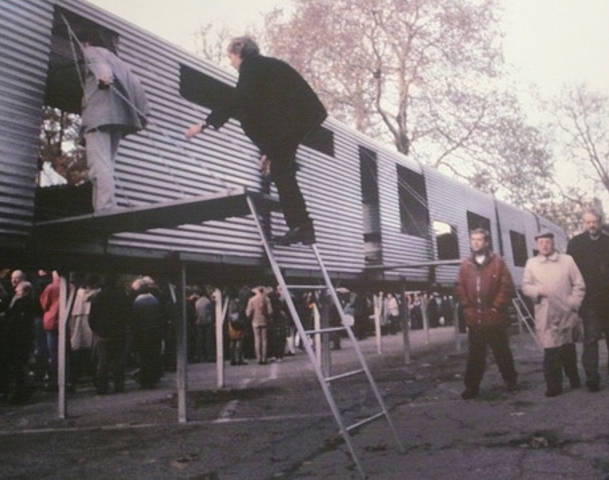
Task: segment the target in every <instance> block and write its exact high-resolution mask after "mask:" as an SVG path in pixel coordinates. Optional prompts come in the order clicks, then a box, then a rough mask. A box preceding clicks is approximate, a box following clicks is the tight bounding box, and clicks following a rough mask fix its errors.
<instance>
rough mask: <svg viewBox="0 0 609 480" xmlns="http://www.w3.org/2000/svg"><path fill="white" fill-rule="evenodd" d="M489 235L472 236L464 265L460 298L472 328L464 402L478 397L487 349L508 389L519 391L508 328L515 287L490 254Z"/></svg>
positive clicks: (477, 232) (502, 265)
mask: <svg viewBox="0 0 609 480" xmlns="http://www.w3.org/2000/svg"><path fill="white" fill-rule="evenodd" d="M489 239H490V233H489V232H488V231H487V230H484V229H482V228H477V229H475V230H472V231H471V233H470V247H471V250H472V255H471V256H470V257H468V258H466V259H465V260H463V262H462V263H461V267H460V268H459V276H458V280H457V295H458V297H459V301H460V302H461V305H462V306H463V313H464V315H465V322H466V323H467V326H468V327H469V329H468V330H469V333H468V339H469V350H468V357H467V367H466V371H465V390H464V391H463V393H462V394H461V397H463V399H464V400H467V399H470V398H475V397H477V396H478V392H479V388H480V382H481V381H482V377H483V375H484V370H485V368H486V347H487V345H488V346H490V347H491V350H492V351H493V355H494V356H495V361H496V362H497V366H498V367H499V371H500V372H501V376H502V377H503V380H504V381H505V383H506V386H507V389H508V390H510V391H513V390H515V389H516V388H517V384H516V380H517V373H516V370H515V369H514V359H513V357H512V352H511V350H510V345H509V339H508V332H507V328H508V326H509V324H510V319H509V316H508V313H507V307H508V305H509V304H510V301H511V298H512V295H513V292H514V285H513V283H512V276H511V275H510V272H509V270H508V268H507V266H506V265H505V262H504V261H503V260H502V259H501V257H499V256H498V255H496V254H494V253H493V252H491V251H490V241H489Z"/></svg>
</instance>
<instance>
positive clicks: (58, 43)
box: [45, 7, 119, 113]
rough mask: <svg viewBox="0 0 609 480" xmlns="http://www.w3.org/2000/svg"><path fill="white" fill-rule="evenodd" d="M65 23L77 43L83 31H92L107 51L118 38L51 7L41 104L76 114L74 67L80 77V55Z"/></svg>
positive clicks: (79, 89) (77, 97)
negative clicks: (53, 11)
mask: <svg viewBox="0 0 609 480" xmlns="http://www.w3.org/2000/svg"><path fill="white" fill-rule="evenodd" d="M64 19H65V21H64ZM66 21H67V23H68V25H69V27H70V29H71V30H72V32H73V33H74V35H76V37H77V38H78V39H79V40H80V39H81V38H82V37H83V32H85V31H87V30H95V31H97V32H99V37H100V40H102V41H103V43H104V46H107V47H108V48H109V49H111V50H115V49H116V46H117V45H118V40H119V36H118V34H117V33H116V32H114V31H112V30H110V29H108V28H105V27H102V26H101V25H98V24H97V23H95V22H92V21H91V20H88V19H86V18H84V17H81V16H80V15H76V14H75V13H72V12H70V11H68V10H64V9H63V8H58V7H56V8H55V13H54V15H53V29H52V39H51V52H50V55H49V68H48V72H47V83H46V91H45V105H47V106H50V107H54V108H59V109H60V110H62V111H64V112H69V113H80V108H81V98H82V87H81V84H80V79H79V74H78V70H77V66H76V65H77V64H78V68H79V69H80V72H81V73H80V75H81V76H82V75H83V71H82V70H83V64H82V52H81V51H80V47H79V45H78V42H77V41H76V40H75V39H73V38H72V37H71V35H69V34H68V26H66ZM72 47H73V48H74V51H73V50H72ZM74 54H76V58H74Z"/></svg>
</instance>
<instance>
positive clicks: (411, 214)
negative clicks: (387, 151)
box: [396, 165, 429, 238]
mask: <svg viewBox="0 0 609 480" xmlns="http://www.w3.org/2000/svg"><path fill="white" fill-rule="evenodd" d="M396 167H397V176H398V199H399V202H400V225H401V231H402V233H407V234H408V235H414V236H417V237H422V238H428V237H429V210H428V207H427V189H426V187H425V177H424V176H423V175H422V174H420V173H417V172H415V171H413V170H410V169H409V168H406V167H404V166H402V165H396Z"/></svg>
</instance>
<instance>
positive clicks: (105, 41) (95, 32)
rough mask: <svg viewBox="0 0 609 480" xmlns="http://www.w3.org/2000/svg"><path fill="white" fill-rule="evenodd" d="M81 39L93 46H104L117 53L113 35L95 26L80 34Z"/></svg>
mask: <svg viewBox="0 0 609 480" xmlns="http://www.w3.org/2000/svg"><path fill="white" fill-rule="evenodd" d="M80 41H81V42H82V43H88V44H89V45H91V46H92V47H102V48H105V49H107V50H110V51H111V52H112V53H114V54H116V53H117V51H116V45H115V41H114V38H112V35H111V34H109V33H106V32H103V31H101V30H99V29H95V28H87V29H86V30H83V31H82V32H81V34H80Z"/></svg>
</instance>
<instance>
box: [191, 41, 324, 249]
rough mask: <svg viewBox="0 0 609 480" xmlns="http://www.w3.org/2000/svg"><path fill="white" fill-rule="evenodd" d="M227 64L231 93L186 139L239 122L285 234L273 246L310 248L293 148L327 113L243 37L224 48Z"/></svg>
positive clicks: (286, 70) (291, 73)
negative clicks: (272, 192)
mask: <svg viewBox="0 0 609 480" xmlns="http://www.w3.org/2000/svg"><path fill="white" fill-rule="evenodd" d="M228 56H229V58H230V61H231V64H232V65H233V67H235V68H236V69H237V70H239V81H238V82H237V88H236V89H235V92H234V94H233V96H232V98H231V99H230V101H228V102H227V103H226V104H225V105H224V106H222V107H221V108H216V109H214V110H213V111H212V112H211V114H210V115H209V116H208V117H207V118H206V120H205V121H204V122H202V123H197V124H195V125H193V126H191V127H190V128H189V129H188V130H187V131H186V138H191V137H192V136H194V135H196V134H198V133H200V132H201V131H202V130H203V129H204V128H206V127H207V126H209V125H211V126H213V127H214V128H216V129H218V128H220V127H221V126H222V125H224V123H226V121H227V120H228V119H229V118H230V117H239V119H240V121H241V126H242V127H243V131H244V132H245V134H246V135H247V136H248V137H249V138H250V139H251V140H252V142H254V144H255V145H256V146H257V147H258V148H259V150H260V153H261V155H262V157H261V159H260V160H261V161H260V168H261V170H262V172H263V174H265V175H268V174H269V173H270V175H271V178H272V179H273V181H274V182H275V185H276V186H277V192H278V193H279V200H280V203H281V207H282V209H283V213H284V216H285V220H286V223H287V225H288V227H289V231H288V233H287V234H286V235H284V236H283V237H280V238H277V239H275V241H276V242H277V243H280V244H284V245H289V244H290V243H296V242H303V243H305V244H311V243H314V242H315V234H314V230H313V222H312V221H311V218H310V217H309V214H308V213H307V209H306V205H305V201H304V198H303V196H302V193H301V191H300V188H299V187H298V184H297V182H296V168H295V162H294V160H295V157H296V150H297V149H298V145H299V144H300V143H301V142H302V140H303V139H304V137H305V136H306V135H307V133H309V132H310V131H311V130H313V129H314V128H316V127H318V126H319V125H320V124H321V123H322V122H323V121H324V120H325V118H326V116H327V112H326V109H325V108H324V106H323V105H322V103H321V102H320V101H319V98H318V97H317V95H316V94H315V92H313V90H312V89H311V87H310V86H309V85H308V84H307V82H306V81H305V80H304V79H303V78H302V77H301V76H300V74H299V73H298V72H296V70H294V69H293V68H292V67H290V66H289V65H288V64H287V63H285V62H283V61H281V60H278V59H275V58H270V57H265V56H263V55H260V52H259V49H258V45H256V43H255V42H254V41H253V40H252V39H251V38H249V37H238V38H235V39H233V40H232V41H231V42H230V44H229V46H228Z"/></svg>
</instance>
